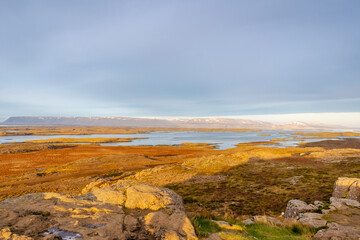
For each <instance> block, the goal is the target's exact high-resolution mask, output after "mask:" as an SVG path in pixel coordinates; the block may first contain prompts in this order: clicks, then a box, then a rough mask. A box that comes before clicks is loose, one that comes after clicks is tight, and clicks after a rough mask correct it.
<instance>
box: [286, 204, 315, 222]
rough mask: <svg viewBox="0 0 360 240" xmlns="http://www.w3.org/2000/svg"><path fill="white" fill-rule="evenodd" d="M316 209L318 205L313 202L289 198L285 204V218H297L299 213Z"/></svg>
mask: <svg viewBox="0 0 360 240" xmlns="http://www.w3.org/2000/svg"><path fill="white" fill-rule="evenodd" d="M316 209H318V207H316V206H315V205H313V204H307V203H306V202H303V201H301V200H296V199H293V200H290V201H289V202H288V204H287V207H286V211H285V218H294V219H298V218H299V216H300V213H305V212H311V211H313V210H316Z"/></svg>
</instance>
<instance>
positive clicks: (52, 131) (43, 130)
mask: <svg viewBox="0 0 360 240" xmlns="http://www.w3.org/2000/svg"><path fill="white" fill-rule="evenodd" d="M155 131H199V132H219V131H221V132H223V131H227V132H249V131H251V132H257V131H261V130H256V129H230V128H215V129H214V128H160V127H97V126H31V127H30V126H19V127H7V126H3V127H1V126H0V136H18V135H89V134H136V133H149V132H155Z"/></svg>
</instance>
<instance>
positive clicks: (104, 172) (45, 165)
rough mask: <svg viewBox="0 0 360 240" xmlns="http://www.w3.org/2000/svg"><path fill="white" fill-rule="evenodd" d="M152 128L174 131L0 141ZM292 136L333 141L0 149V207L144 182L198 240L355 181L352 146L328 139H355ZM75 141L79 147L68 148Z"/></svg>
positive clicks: (26, 131) (230, 235)
mask: <svg viewBox="0 0 360 240" xmlns="http://www.w3.org/2000/svg"><path fill="white" fill-rule="evenodd" d="M159 130H166V131H179V130H180V129H159V128H110V127H108V128H107V127H1V128H0V135H2V136H12V135H61V134H67V135H69V134H73V135H79V134H94V133H98V134H110V133H117V134H118V133H144V132H151V131H159ZM181 130H184V129H181ZM186 130H189V129H186ZM191 130H194V131H220V130H221V131H224V129H191ZM226 131H239V132H241V131H250V130H249V129H245V130H241V129H236V130H234V129H233V130H229V129H227V130H226ZM259 134H261V132H260V133H259ZM298 135H303V136H304V138H306V137H311V138H317V137H322V138H324V136H325V137H329V138H334V139H331V140H325V141H319V142H311V143H304V144H300V145H299V146H297V147H285V148H279V147H272V146H258V145H259V144H261V145H264V144H267V142H261V143H258V142H254V143H243V144H238V145H237V146H236V147H234V148H231V149H227V150H217V149H215V148H214V147H213V146H211V145H209V144H199V143H183V144H181V145H179V146H165V145H161V146H102V145H100V144H99V143H103V142H112V141H114V142H118V141H131V139H127V138H124V139H113V138H108V139H101V138H96V139H95V138H89V139H87V140H84V139H82V140H81V141H79V140H78V139H76V138H75V137H74V138H66V139H62V138H57V139H55V140H54V139H52V140H51V141H50V140H49V141H46V140H41V141H28V142H22V143H9V144H1V145H0V165H1V167H0V201H2V200H5V199H7V198H12V197H18V196H21V195H25V194H28V193H37V192H58V193H63V194H69V195H72V196H76V195H81V194H82V193H84V191H85V192H86V189H87V188H88V186H89V185H88V184H90V183H94V182H95V183H96V184H95V185H96V186H97V187H99V188H100V187H102V186H108V185H111V184H112V183H115V182H118V181H119V180H123V181H129V182H132V183H136V184H140V183H143V184H150V185H154V186H160V187H166V188H170V189H172V190H173V191H175V192H176V193H177V194H179V195H180V196H181V197H182V198H183V201H184V205H185V211H186V213H187V215H188V216H189V217H190V218H191V219H192V223H193V224H194V226H195V229H196V232H197V234H198V236H199V237H206V236H209V234H211V233H212V232H221V229H217V228H216V227H214V226H212V225H211V223H212V222H209V220H211V219H217V220H226V221H228V222H232V223H239V222H240V221H242V220H245V219H247V218H249V217H251V216H254V215H267V216H271V217H277V218H278V217H279V216H280V215H281V213H282V212H284V211H285V209H286V206H287V202H288V201H289V200H291V199H299V200H302V201H305V202H307V203H311V202H314V201H315V200H319V201H324V202H327V201H329V198H330V197H331V195H332V191H333V185H334V182H335V181H336V180H337V179H338V177H359V176H360V140H359V139H356V138H347V139H336V137H339V136H347V137H351V136H358V134H357V133H328V132H327V133H325V132H319V133H311V134H306V133H300V134H298ZM276 141H286V139H273V142H269V144H274V142H276ZM79 142H80V143H82V144H76V143H79ZM95 185H94V184H93V185H92V186H95ZM344 216H345V215H344ZM344 216H343V217H342V218H341V219H340V220H339V221H350V220H351V221H355V222H356V224H358V226H360V218H359V217H358V213H353V215H348V216H347V217H348V219H347V218H346V217H344ZM359 216H360V215H359ZM354 217H356V218H354ZM334 218H335V216H334ZM354 219H355V220H354ZM337 220H338V219H330V221H337ZM257 228H259V229H257ZM268 228H269V229H268ZM274 228H275V226H263V225H253V226H252V227H249V228H248V233H247V234H248V235H251V236H258V239H266V238H261V234H262V233H261V232H262V231H265V232H266V234H272V233H271V232H272V231H275V230H274ZM289 229H290V228H289ZM289 229H287V228H286V229H285V228H284V229H282V230H281V231H285V232H282V233H281V234H283V235H284V236H285V235H286V234H288V235H289V237H288V238H278V239H309V238H311V236H312V235H313V234H314V233H315V232H316V230H311V229H310V230H309V229H305V230H304V229H300V230H298V231H300V233H299V234H298V235H296V234H297V233H296V231H297V230H296V229H295V230H294V229H292V230H291V229H290V230H289ZM279 231H280V230H279ZM286 231H290V232H286ZM252 232H254V233H252ZM221 234H222V235H221V236H222V239H248V238H246V236H243V235H239V236H238V235H237V234H236V233H234V232H231V231H230V232H224V233H221ZM256 234H258V235H256ZM259 234H260V235H259ZM263 234H265V233H263ZM274 234H275V233H274ZM275 235H276V234H275ZM241 236H242V237H243V238H241ZM286 236H287V235H286ZM249 239H253V238H249ZM274 239H275V238H274Z"/></svg>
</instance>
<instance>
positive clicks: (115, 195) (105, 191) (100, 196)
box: [86, 188, 126, 205]
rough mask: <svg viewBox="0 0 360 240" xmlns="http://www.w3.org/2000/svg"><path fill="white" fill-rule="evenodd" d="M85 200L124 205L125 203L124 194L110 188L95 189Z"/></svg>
mask: <svg viewBox="0 0 360 240" xmlns="http://www.w3.org/2000/svg"><path fill="white" fill-rule="evenodd" d="M86 197H87V198H89V199H91V197H93V199H96V200H98V201H101V202H104V203H111V204H119V205H124V203H125V199H126V196H125V192H123V191H119V190H113V189H111V188H100V189H96V190H94V191H92V192H90V193H88V194H87V196H86Z"/></svg>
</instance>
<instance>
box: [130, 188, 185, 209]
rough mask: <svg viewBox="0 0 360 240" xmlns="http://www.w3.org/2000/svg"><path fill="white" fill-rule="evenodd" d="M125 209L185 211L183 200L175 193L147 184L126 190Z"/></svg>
mask: <svg viewBox="0 0 360 240" xmlns="http://www.w3.org/2000/svg"><path fill="white" fill-rule="evenodd" d="M125 207H127V208H139V209H151V210H159V209H161V208H170V209H180V210H184V205H183V202H182V198H181V197H180V196H179V195H177V194H176V193H175V192H174V191H172V190H170V189H167V188H160V187H154V186H150V185H145V184H139V185H135V186H132V187H130V188H128V189H127V190H126V202H125Z"/></svg>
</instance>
